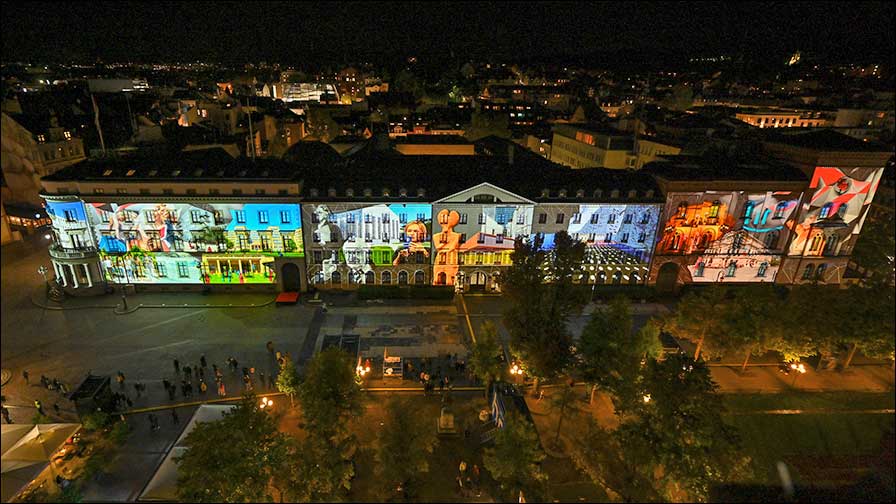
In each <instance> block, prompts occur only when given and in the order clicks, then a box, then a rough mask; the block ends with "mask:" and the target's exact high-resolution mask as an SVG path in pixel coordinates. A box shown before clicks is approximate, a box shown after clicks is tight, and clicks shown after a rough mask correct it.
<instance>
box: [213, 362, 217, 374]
mask: <svg viewBox="0 0 896 504" xmlns="http://www.w3.org/2000/svg"><path fill="white" fill-rule="evenodd" d="M212 373H213V374H214V375H215V376H218V365H217V364H215V363H214V362H213V363H212Z"/></svg>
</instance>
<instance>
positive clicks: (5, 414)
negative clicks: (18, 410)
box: [0, 406, 12, 424]
mask: <svg viewBox="0 0 896 504" xmlns="http://www.w3.org/2000/svg"><path fill="white" fill-rule="evenodd" d="M0 415H3V419H4V420H6V423H8V424H11V423H12V420H11V419H10V418H9V410H8V409H6V406H0Z"/></svg>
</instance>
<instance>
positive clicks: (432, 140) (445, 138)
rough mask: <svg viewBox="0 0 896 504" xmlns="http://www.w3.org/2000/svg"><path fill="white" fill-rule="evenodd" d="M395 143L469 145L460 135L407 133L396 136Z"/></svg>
mask: <svg viewBox="0 0 896 504" xmlns="http://www.w3.org/2000/svg"><path fill="white" fill-rule="evenodd" d="M394 141H395V143H400V144H415V145H469V144H470V141H469V140H467V139H466V138H464V137H462V136H460V135H407V136H403V137H398V138H396V139H395V140H394Z"/></svg>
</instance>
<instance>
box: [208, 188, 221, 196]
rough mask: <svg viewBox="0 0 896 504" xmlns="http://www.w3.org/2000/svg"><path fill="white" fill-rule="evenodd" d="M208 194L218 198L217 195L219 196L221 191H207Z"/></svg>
mask: <svg viewBox="0 0 896 504" xmlns="http://www.w3.org/2000/svg"><path fill="white" fill-rule="evenodd" d="M208 193H209V194H210V195H212V196H218V195H219V194H221V190H220V189H209V190H208Z"/></svg>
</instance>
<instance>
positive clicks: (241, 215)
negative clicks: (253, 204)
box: [234, 210, 246, 224]
mask: <svg viewBox="0 0 896 504" xmlns="http://www.w3.org/2000/svg"><path fill="white" fill-rule="evenodd" d="M234 213H235V214H236V221H237V222H238V223H240V224H245V223H246V212H245V211H244V210H234Z"/></svg>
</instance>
